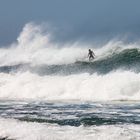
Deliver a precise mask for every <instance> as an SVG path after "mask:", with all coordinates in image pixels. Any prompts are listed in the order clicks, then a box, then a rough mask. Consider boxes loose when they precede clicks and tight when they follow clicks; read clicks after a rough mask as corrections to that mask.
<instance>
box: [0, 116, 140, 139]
mask: <svg viewBox="0 0 140 140" xmlns="http://www.w3.org/2000/svg"><path fill="white" fill-rule="evenodd" d="M139 131H140V126H139V125H115V126H113V125H106V126H91V127H83V126H80V127H72V126H58V125H51V124H39V123H28V122H20V121H17V120H13V119H2V118H1V119H0V137H6V136H7V137H8V138H9V139H16V140H77V139H82V140H93V139H97V140H110V139H113V140H118V139H119V140H130V139H135V140H138V139H139V138H140V133H139Z"/></svg>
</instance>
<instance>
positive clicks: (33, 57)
mask: <svg viewBox="0 0 140 140" xmlns="http://www.w3.org/2000/svg"><path fill="white" fill-rule="evenodd" d="M93 47H94V48H92V47H91V46H90V45H81V44H80V43H79V42H76V43H74V44H65V45H63V46H59V45H57V44H56V43H54V42H52V41H50V34H44V33H43V29H42V28H41V27H40V26H39V25H34V24H27V25H26V26H25V27H24V28H23V31H22V32H21V33H20V35H19V37H18V38H17V41H16V42H14V43H13V44H11V45H9V46H7V47H1V48H0V139H3V140H4V139H5V140H77V139H82V140H93V139H98V140H118V139H120V140H139V139H140V102H139V101H140V48H139V43H133V44H130V43H129V44H125V43H123V42H121V41H110V42H109V43H107V44H106V45H103V46H98V47H97V46H93ZM89 48H92V49H93V50H94V52H95V54H96V57H95V59H94V60H93V61H92V62H89V61H88V58H87V53H88V49H89Z"/></svg>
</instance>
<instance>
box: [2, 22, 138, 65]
mask: <svg viewBox="0 0 140 140" xmlns="http://www.w3.org/2000/svg"><path fill="white" fill-rule="evenodd" d="M44 30H45V29H44V28H43V26H41V25H36V24H34V23H28V24H26V25H25V27H24V28H23V31H22V32H21V33H20V35H19V37H18V38H17V42H16V43H13V44H12V45H10V46H9V47H8V48H6V49H5V48H0V66H3V65H15V64H19V63H31V64H33V65H41V64H48V65H50V64H69V63H73V62H75V61H77V60H85V59H87V53H88V49H89V48H91V47H95V48H96V49H95V48H94V51H95V54H96V57H97V59H99V58H102V57H106V56H108V55H110V54H112V53H114V52H116V51H120V50H122V49H124V48H139V47H138V46H139V45H138V44H136V43H135V44H124V43H123V42H121V41H113V40H112V41H110V42H108V43H107V44H106V45H103V46H98V48H97V46H96V45H94V46H92V44H90V45H85V44H84V45H83V44H81V43H80V42H78V41H77V42H75V43H73V44H64V45H63V46H60V45H59V44H56V43H55V42H51V41H50V38H51V36H53V35H52V34H50V33H49V32H47V33H44Z"/></svg>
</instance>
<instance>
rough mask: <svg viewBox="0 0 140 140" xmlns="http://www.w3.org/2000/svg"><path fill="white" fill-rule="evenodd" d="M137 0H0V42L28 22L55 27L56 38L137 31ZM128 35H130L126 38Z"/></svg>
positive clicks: (10, 38)
mask: <svg viewBox="0 0 140 140" xmlns="http://www.w3.org/2000/svg"><path fill="white" fill-rule="evenodd" d="M139 6H140V0H0V44H8V43H10V42H13V41H15V39H16V37H17V36H18V34H19V33H20V31H21V30H22V27H23V26H24V25H25V24H26V23H28V22H31V21H33V22H37V23H41V22H46V23H47V22H48V23H50V24H52V25H53V26H54V27H57V29H58V30H57V32H56V33H55V36H54V39H55V40H57V41H60V42H63V41H71V40H74V41H75V40H78V39H80V38H82V39H85V40H89V41H90V40H93V39H95V38H107V39H110V38H112V37H114V36H118V35H123V34H132V35H133V37H132V39H133V38H138V37H139V35H140V8H139ZM130 39H131V38H130Z"/></svg>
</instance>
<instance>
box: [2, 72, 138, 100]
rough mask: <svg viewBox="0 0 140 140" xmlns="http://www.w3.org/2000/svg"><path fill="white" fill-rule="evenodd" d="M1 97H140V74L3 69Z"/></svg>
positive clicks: (117, 98) (129, 98)
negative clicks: (11, 71)
mask: <svg viewBox="0 0 140 140" xmlns="http://www.w3.org/2000/svg"><path fill="white" fill-rule="evenodd" d="M0 79H1V80H0V93H1V94H0V98H1V99H3V98H5V99H16V100H18V99H35V100H36V99H37V100H38V99H41V100H91V101H97V100H140V86H139V85H140V74H139V73H134V72H129V71H116V72H112V73H108V74H106V75H97V74H92V75H90V74H88V73H83V74H77V75H68V76H39V75H36V74H33V73H30V72H25V73H17V74H4V73H0Z"/></svg>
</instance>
